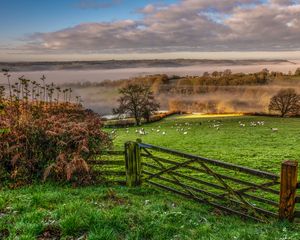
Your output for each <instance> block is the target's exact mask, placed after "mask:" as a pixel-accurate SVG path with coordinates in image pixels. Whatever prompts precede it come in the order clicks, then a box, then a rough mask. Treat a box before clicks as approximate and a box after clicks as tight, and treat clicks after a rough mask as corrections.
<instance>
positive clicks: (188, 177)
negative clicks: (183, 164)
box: [143, 163, 226, 190]
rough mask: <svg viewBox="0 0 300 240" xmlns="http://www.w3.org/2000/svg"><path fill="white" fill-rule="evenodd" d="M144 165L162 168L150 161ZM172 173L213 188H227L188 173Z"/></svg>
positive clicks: (157, 168)
mask: <svg viewBox="0 0 300 240" xmlns="http://www.w3.org/2000/svg"><path fill="white" fill-rule="evenodd" d="M143 165H144V166H146V167H150V168H153V169H156V170H161V169H160V168H159V167H157V166H154V165H152V164H149V163H143ZM172 174H174V175H176V176H178V177H181V178H184V179H186V180H190V181H192V182H196V183H199V184H203V185H207V186H210V187H213V188H216V189H220V190H226V188H224V187H222V186H220V185H217V184H214V183H209V182H206V181H203V180H201V179H198V178H194V177H190V176H186V175H184V174H181V173H178V172H172Z"/></svg>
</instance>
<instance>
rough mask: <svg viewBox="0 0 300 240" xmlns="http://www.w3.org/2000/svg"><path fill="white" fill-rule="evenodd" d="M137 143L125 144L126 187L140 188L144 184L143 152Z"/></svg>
mask: <svg viewBox="0 0 300 240" xmlns="http://www.w3.org/2000/svg"><path fill="white" fill-rule="evenodd" d="M138 142H139V140H138V141H137V142H126V143H125V164H126V185H127V186H128V187H136V186H140V185H141V183H142V161H141V150H140V147H139V144H138Z"/></svg>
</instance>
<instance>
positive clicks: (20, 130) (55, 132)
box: [0, 103, 111, 184]
mask: <svg viewBox="0 0 300 240" xmlns="http://www.w3.org/2000/svg"><path fill="white" fill-rule="evenodd" d="M101 127H102V123H101V120H100V117H99V116H98V115H97V114H95V113H93V112H92V111H87V110H84V109H83V108H82V107H80V106H79V105H72V104H55V105H51V106H49V105H47V106H46V105H37V104H28V103H26V104H24V103H17V104H16V105H12V104H6V105H5V107H4V110H3V112H2V115H0V129H4V130H2V132H1V133H0V173H2V175H1V176H2V180H8V179H10V180H14V183H15V184H18V183H19V182H21V183H28V182H31V181H32V180H33V179H41V178H42V179H44V180H45V179H46V178H48V177H49V176H51V177H52V178H54V179H56V180H68V181H76V182H78V183H82V182H84V181H86V180H88V179H89V166H88V164H87V162H86V161H87V160H88V159H89V158H90V157H91V156H92V155H93V154H95V153H96V152H99V151H101V150H103V149H106V148H109V147H110V146H111V140H110V139H109V137H108V135H107V134H106V133H104V132H103V131H102V130H101ZM3 178H4V179H3ZM0 180H1V179H0Z"/></svg>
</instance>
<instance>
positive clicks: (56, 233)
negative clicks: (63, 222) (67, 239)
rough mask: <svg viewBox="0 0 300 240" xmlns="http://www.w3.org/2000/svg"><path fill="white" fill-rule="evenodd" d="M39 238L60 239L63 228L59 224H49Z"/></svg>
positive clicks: (40, 239)
mask: <svg viewBox="0 0 300 240" xmlns="http://www.w3.org/2000/svg"><path fill="white" fill-rule="evenodd" d="M37 239H38V240H59V239H61V230H60V228H59V227H58V226H52V225H49V226H47V227H46V228H45V229H44V231H43V233H42V234H41V235H40V236H38V238H37Z"/></svg>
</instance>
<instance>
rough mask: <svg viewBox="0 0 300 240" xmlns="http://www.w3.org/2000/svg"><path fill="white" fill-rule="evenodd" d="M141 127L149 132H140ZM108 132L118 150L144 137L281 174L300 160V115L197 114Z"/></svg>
mask: <svg viewBox="0 0 300 240" xmlns="http://www.w3.org/2000/svg"><path fill="white" fill-rule="evenodd" d="M259 123H262V124H261V125H259ZM141 128H143V129H144V131H145V132H146V133H147V134H146V135H141V134H140V133H139V130H140V129H141ZM272 128H277V129H278V130H277V131H272ZM107 131H108V132H110V134H112V132H113V134H112V136H113V138H114V146H115V149H122V148H123V145H124V142H126V141H129V140H132V141H135V140H136V139H137V138H140V139H142V141H143V142H145V143H149V144H153V145H157V146H162V147H167V148H170V149H175V150H179V151H181V152H186V153H192V154H195V155H198V156H203V157H207V158H212V159H217V160H221V161H225V162H231V163H235V164H238V165H242V166H247V167H250V168H255V169H259V170H264V171H268V172H273V173H278V174H279V172H280V165H281V163H282V162H283V161H284V160H298V159H300V151H299V141H300V118H277V117H263V116H243V115H236V116H234V115H233V116H232V115H230V114H229V115H223V116H221V117H220V115H219V116H218V115H199V114H198V115H197V114H194V115H182V116H174V117H169V118H166V119H164V120H162V121H160V122H156V123H152V124H148V125H144V126H142V127H135V128H134V127H133V128H128V129H126V128H120V129H116V130H112V129H107Z"/></svg>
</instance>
